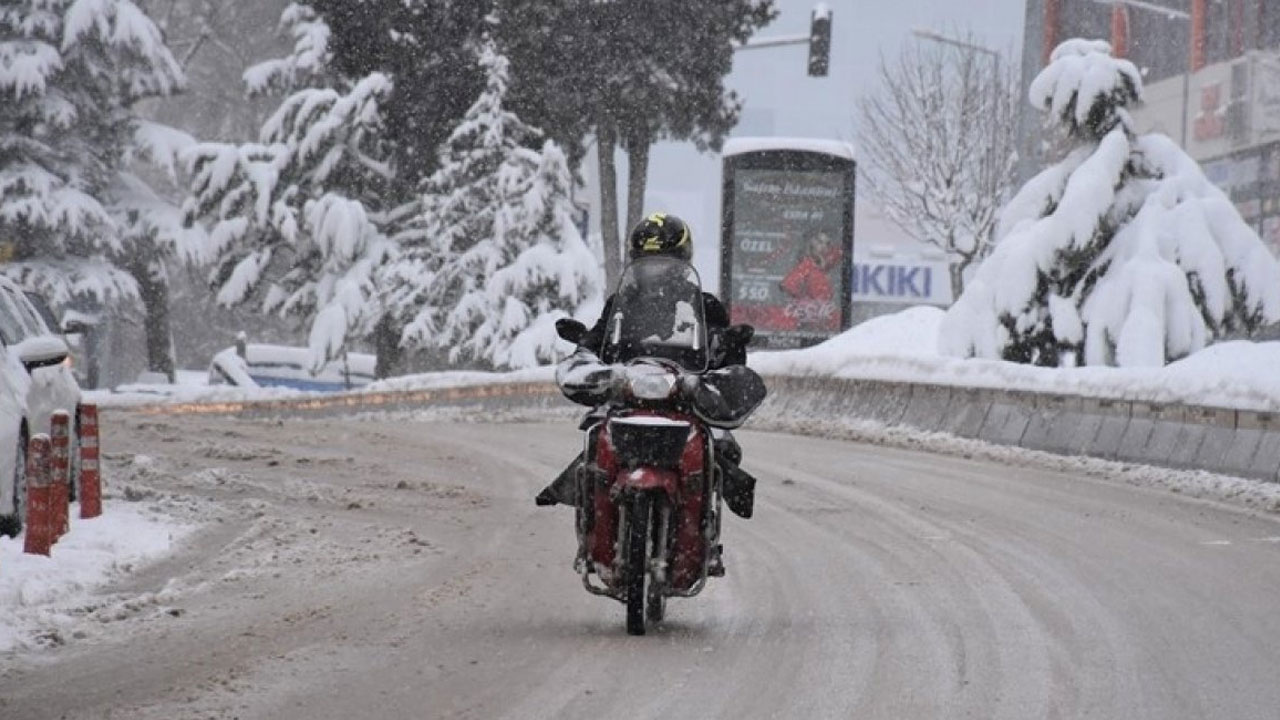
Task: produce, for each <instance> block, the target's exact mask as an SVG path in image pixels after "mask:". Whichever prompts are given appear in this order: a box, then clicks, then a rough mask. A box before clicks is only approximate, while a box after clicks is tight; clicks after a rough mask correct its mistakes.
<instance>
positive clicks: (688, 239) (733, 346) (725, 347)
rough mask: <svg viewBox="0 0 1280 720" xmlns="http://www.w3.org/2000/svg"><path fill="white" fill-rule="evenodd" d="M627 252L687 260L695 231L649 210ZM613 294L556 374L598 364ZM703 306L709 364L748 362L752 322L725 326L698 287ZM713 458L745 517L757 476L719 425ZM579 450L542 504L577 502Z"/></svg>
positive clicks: (576, 396)
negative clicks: (737, 326) (732, 328)
mask: <svg viewBox="0 0 1280 720" xmlns="http://www.w3.org/2000/svg"><path fill="white" fill-rule="evenodd" d="M627 244H628V254H629V257H630V259H631V260H635V259H637V258H642V257H650V256H654V255H666V256H671V257H675V258H678V259H680V260H683V261H684V262H689V261H690V260H692V258H693V235H692V233H691V232H690V231H689V226H688V225H687V224H685V222H684V221H683V220H681V219H680V218H678V217H676V216H675V215H670V214H667V213H661V212H658V213H653V214H652V215H649V216H648V217H646V218H645V219H644V220H641V221H640V222H639V223H638V224H637V225H636V226H635V228H633V229H632V231H631V234H630V236H629V237H628V239H627ZM614 299H615V298H614V296H610V297H609V299H608V300H607V301H606V302H605V305H604V311H603V312H602V313H601V315H600V319H599V320H597V321H596V323H595V325H594V326H593V327H592V328H591V329H590V330H588V331H587V332H586V334H584V335H583V336H582V338H581V339H580V340H579V341H578V349H577V351H575V352H574V354H573V355H572V356H570V357H569V358H568V359H566V360H565V361H564V362H563V363H561V367H560V372H558V373H557V375H558V376H560V375H564V374H567V373H571V372H572V370H573V369H574V368H578V367H589V366H599V365H600V362H601V361H600V359H599V358H598V357H597V356H596V353H597V351H598V350H599V348H600V347H601V346H602V345H603V342H604V334H605V326H606V322H607V318H609V317H611V316H612V314H613V313H612V307H613V303H614ZM702 300H703V312H704V315H705V318H706V324H707V329H708V342H709V346H710V350H711V358H710V363H709V367H708V370H716V369H719V368H724V367H728V366H731V365H745V364H746V362H747V349H746V340H747V339H749V338H750V328H749V327H745V326H744V330H745V332H744V331H743V330H739V331H737V332H729V313H728V311H727V310H725V307H724V304H723V303H721V302H720V299H719V298H717V297H716V296H715V295H712V294H711V293H707V292H704V293H702ZM562 389H563V390H564V392H565V394H566V395H567V396H569V398H570V399H572V400H574V401H575V402H582V403H584V404H590V403H591V400H590V399H589V395H590V394H589V393H576V392H575V391H574V388H571V387H564V388H562ZM592 422H593V420H592V416H588V419H587V420H586V421H584V425H588V424H591V423H592ZM715 455H716V463H717V464H718V465H719V466H720V470H721V476H722V478H723V481H724V483H723V488H722V490H723V493H724V499H725V504H727V505H728V506H729V509H730V510H732V511H733V512H734V513H735V514H737V515H739V516H741V517H743V518H749V517H751V515H752V509H753V508H752V506H753V504H754V496H755V483H756V480H755V478H754V477H752V476H751V475H750V474H748V473H747V472H746V471H744V470H742V468H740V467H739V466H738V464H739V463H740V462H741V460H742V449H741V448H740V447H739V445H738V443H737V441H735V440H734V439H733V436H732V435H731V434H730V433H729V432H728V431H727V430H723V431H721V430H717V431H716V437H715ZM583 461H584V459H583V456H582V454H581V453H580V454H579V455H578V457H576V458H575V459H574V460H573V462H571V463H570V464H569V466H568V467H567V468H565V469H564V470H563V471H562V472H561V473H560V474H559V475H558V476H557V477H556V479H555V480H554V481H552V482H551V484H550V485H548V486H547V487H545V488H543V489H542V491H541V492H539V493H538V495H537V497H536V498H535V499H534V501H535V503H537V504H538V505H540V506H543V505H555V504H558V503H560V504H565V505H575V504H576V503H577V497H576V495H577V482H576V481H575V477H576V474H577V470H578V468H579V467H581V466H582V464H583Z"/></svg>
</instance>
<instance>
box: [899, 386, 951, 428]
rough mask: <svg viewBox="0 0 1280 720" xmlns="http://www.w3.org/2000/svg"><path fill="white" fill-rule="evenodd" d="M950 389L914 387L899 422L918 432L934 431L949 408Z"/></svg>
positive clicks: (939, 426)
mask: <svg viewBox="0 0 1280 720" xmlns="http://www.w3.org/2000/svg"><path fill="white" fill-rule="evenodd" d="M951 392H952V391H951V388H950V387H947V386H946V385H914V386H912V387H911V399H910V400H909V401H908V402H907V408H906V410H905V411H904V412H903V414H902V419H901V420H900V422H901V423H902V424H903V425H907V426H909V427H913V428H918V429H920V430H928V431H936V430H938V429H940V428H941V427H942V425H943V421H944V420H945V419H946V417H947V411H948V409H949V408H950V407H951Z"/></svg>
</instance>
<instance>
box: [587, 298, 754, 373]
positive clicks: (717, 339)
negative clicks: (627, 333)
mask: <svg viewBox="0 0 1280 720" xmlns="http://www.w3.org/2000/svg"><path fill="white" fill-rule="evenodd" d="M613 299H614V296H613V295H610V296H609V299H608V300H606V301H605V303H604V311H603V312H601V313H600V319H598V320H596V324H595V325H592V326H591V329H590V330H588V331H587V334H585V335H583V336H582V340H580V341H579V342H578V348H579V349H580V350H581V349H586V350H589V351H590V352H592V353H596V354H598V353H599V352H600V348H601V347H603V346H604V336H605V326H606V325H607V324H608V318H609V317H610V316H611V315H613ZM702 308H703V314H704V316H705V319H706V322H707V336H708V337H707V343H708V344H709V345H710V349H711V357H710V367H709V368H708V369H709V370H719V369H720V368H722V367H728V366H730V365H746V364H747V348H746V346H744V345H741V344H736V343H726V342H725V340H724V331H725V330H727V329H728V328H729V311H728V310H725V307H724V303H722V302H720V298H717V297H716V296H715V295H712V294H711V293H709V292H704V293H702Z"/></svg>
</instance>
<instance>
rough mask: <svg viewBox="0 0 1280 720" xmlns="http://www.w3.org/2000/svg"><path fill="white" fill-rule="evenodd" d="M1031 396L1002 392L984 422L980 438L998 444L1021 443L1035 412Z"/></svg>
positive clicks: (979, 434)
mask: <svg viewBox="0 0 1280 720" xmlns="http://www.w3.org/2000/svg"><path fill="white" fill-rule="evenodd" d="M1029 400H1030V398H1029V397H1026V396H1024V395H1022V394H1017V393H1001V394H1000V395H999V396H997V398H996V399H995V401H994V402H992V403H991V409H990V410H989V411H987V419H986V420H985V421H984V422H983V423H982V430H980V431H979V432H978V438H979V439H981V440H986V441H987V442H991V443H995V444H997V445H1019V444H1021V443H1022V436H1023V434H1025V433H1026V431H1027V425H1029V424H1030V422H1031V414H1032V412H1034V404H1033V403H1031V402H1028V401H1029Z"/></svg>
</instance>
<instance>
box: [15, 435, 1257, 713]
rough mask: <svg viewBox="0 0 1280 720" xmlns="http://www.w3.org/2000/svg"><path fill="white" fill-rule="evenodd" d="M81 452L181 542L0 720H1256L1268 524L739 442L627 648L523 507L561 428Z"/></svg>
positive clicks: (562, 539) (37, 676)
mask: <svg viewBox="0 0 1280 720" xmlns="http://www.w3.org/2000/svg"><path fill="white" fill-rule="evenodd" d="M104 428H105V430H106V431H107V436H106V437H105V438H104V446H105V448H106V449H107V450H108V451H109V459H110V463H109V467H110V468H111V472H112V473H114V477H116V478H117V486H118V487H119V486H127V488H128V494H129V496H130V497H132V498H134V499H136V500H138V501H139V502H148V501H149V500H151V499H154V498H156V497H183V498H193V499H195V500H196V501H198V502H199V503H201V507H204V508H207V513H208V518H209V523H208V524H207V525H205V526H204V527H203V528H202V529H201V530H200V531H198V532H197V534H196V535H194V536H193V538H192V540H191V541H189V542H186V543H184V544H183V546H182V550H181V552H180V553H179V554H178V555H176V556H174V557H173V558H172V559H171V560H167V561H165V562H163V563H161V564H159V565H156V566H153V567H150V568H147V569H144V570H142V571H141V572H139V573H136V574H134V575H131V576H129V578H128V580H126V581H122V582H121V583H119V584H117V585H116V586H114V587H112V588H109V589H108V590H109V592H110V593H111V597H113V598H117V599H118V598H129V597H134V596H137V597H141V598H143V599H144V600H143V601H139V602H134V603H128V602H124V603H120V604H119V607H121V608H122V609H121V610H120V612H119V613H118V614H117V616H116V617H114V618H112V619H111V621H110V622H99V623H98V626H95V627H94V628H93V632H90V633H87V634H86V633H79V634H78V635H79V637H80V638H81V639H74V638H73V639H68V640H66V642H65V643H64V644H62V645H60V646H58V647H54V648H51V649H49V650H47V651H43V652H41V653H37V654H34V655H32V654H27V655H22V656H11V657H9V658H4V657H0V717H4V718H14V719H15V720H18V719H22V720H34V719H37V718H143V719H157V720H158V719H161V718H164V719H183V718H192V719H194V718H242V719H249V718H272V719H275V720H285V719H289V718H299V719H301V718H307V719H309V720H310V719H316V718H474V719H476V720H480V719H485V720H489V719H492V718H511V719H513V720H514V719H520V720H527V719H531V718H664V719H666V718H859V719H866V718H885V719H893V720H907V719H910V718H930V719H934V718H979V719H981V720H993V719H1002V718H1008V719H1010V720H1028V719H1031V718H1083V717H1094V718H1126V719H1129V720H1132V719H1137V718H1152V719H1158V720H1174V719H1176V718H1188V719H1191V718H1196V719H1200V718H1232V719H1233V720H1244V719H1246V718H1259V719H1263V718H1265V719H1269V720H1275V719H1276V718H1280V683H1277V682H1276V679H1277V677H1280V522H1277V519H1276V518H1275V517H1274V516H1270V515H1265V514H1259V513H1249V512H1246V511H1242V510H1237V509H1232V508H1228V507H1225V506H1221V505H1215V504H1210V503H1207V502H1200V501H1194V500H1189V499H1186V498H1183V497H1180V496H1178V495H1175V494H1172V493H1169V492H1165V491H1156V490H1144V489H1141V488H1134V487H1130V486H1128V485H1125V484H1124V483H1119V482H1113V481H1107V480H1095V479H1084V478H1080V477H1072V476H1069V475H1066V474H1063V473H1061V472H1053V471H1047V470H1042V469H1036V468H1033V467H1018V466H1014V465H1010V464H992V463H990V462H984V461H978V460H969V459H964V458H959V457H949V456H942V455H933V454H924V453H920V452H912V451H906V450H897V449H887V448H881V447H875V446H869V445H861V444H854V443H849V442H841V441H834V440H824V439H818V438H806V437H796V436H791V435H776V434H768V433H753V432H742V433H740V435H739V437H740V440H741V441H742V444H743V446H744V448H745V452H746V456H747V461H746V464H745V466H746V467H747V468H749V469H750V470H752V471H754V472H755V473H756V474H757V475H758V477H759V478H760V486H759V492H758V499H757V507H756V517H755V519H753V520H750V521H741V520H738V519H737V518H731V519H730V520H729V521H728V522H727V527H726V530H725V545H726V555H725V559H726V565H727V566H728V576H727V577H726V578H724V579H722V580H719V581H713V582H712V584H711V585H710V587H709V588H708V590H707V591H706V592H705V593H704V594H703V595H702V596H700V597H698V598H695V599H692V600H673V601H672V602H671V603H670V604H669V606H668V621H667V622H666V623H665V624H664V625H662V626H659V627H658V628H657V629H655V630H652V631H651V633H650V634H649V635H648V636H645V637H629V636H627V635H626V634H625V632H624V629H623V608H622V606H621V605H619V604H617V603H614V602H612V601H609V600H606V599H603V598H597V597H594V596H589V595H588V594H586V593H585V592H584V591H583V590H582V589H581V587H580V585H579V581H578V579H577V577H576V576H575V575H574V574H573V573H572V571H571V569H570V565H571V559H572V557H573V552H574V547H573V544H574V541H573V533H572V529H571V513H570V512H569V511H568V510H567V509H564V508H549V509H548V508H535V507H534V505H533V503H532V501H531V498H532V497H533V495H534V493H535V492H536V491H537V489H538V488H539V487H541V485H542V484H543V483H544V482H545V481H546V480H547V479H549V478H550V477H552V476H553V475H554V474H555V473H556V472H557V471H558V470H559V469H560V468H561V467H562V466H563V465H564V463H565V462H566V461H567V460H568V459H569V458H570V457H571V456H572V455H573V454H574V453H575V452H576V450H577V449H578V443H579V440H578V437H577V433H576V432H575V431H574V430H573V428H572V426H571V424H570V423H507V424H496V425H485V424H472V423H461V422H437V423H421V422H409V421H400V420H397V421H367V422H358V423H343V422H340V421H337V420H305V421H303V420H300V421H288V422H283V423H279V422H274V421H271V422H267V421H246V420H235V419H228V418H215V417H191V416H183V417H148V416H141V415H135V414H128V415H114V416H111V417H110V418H109V422H106V423H105V424H104ZM136 456H143V457H136ZM162 588H163V589H166V592H165V593H164V594H163V595H162V596H161V597H163V598H164V600H163V602H161V601H159V600H157V599H156V596H155V595H154V593H156V592H157V591H158V590H161V589H162Z"/></svg>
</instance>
